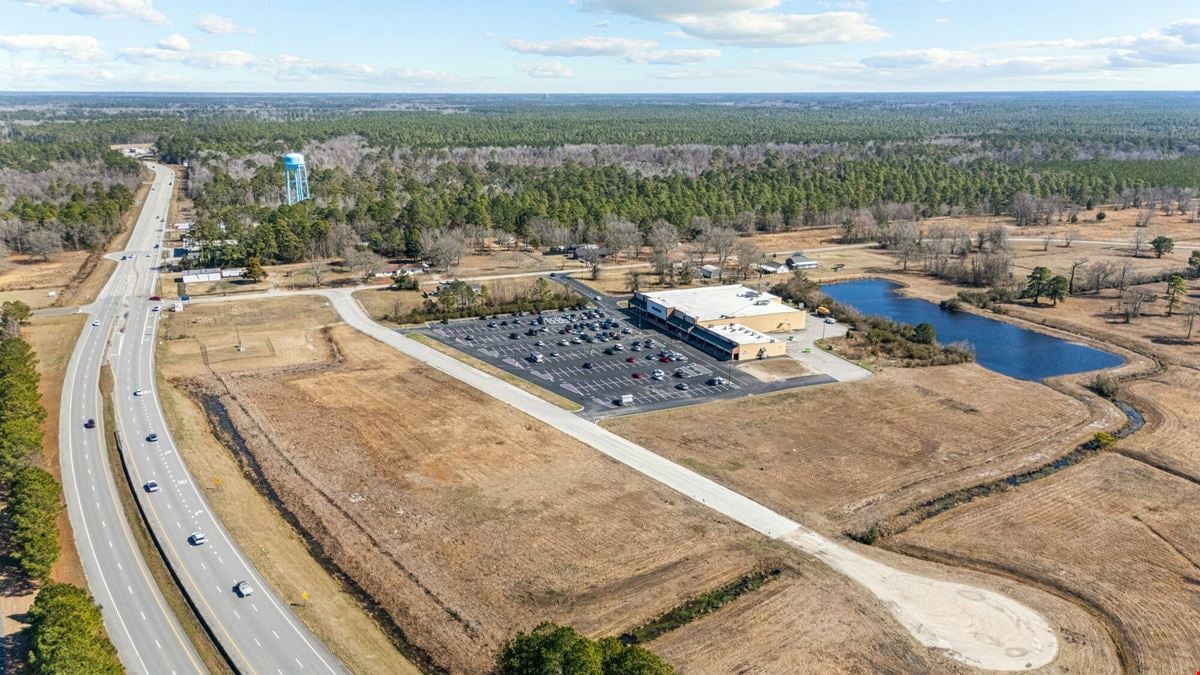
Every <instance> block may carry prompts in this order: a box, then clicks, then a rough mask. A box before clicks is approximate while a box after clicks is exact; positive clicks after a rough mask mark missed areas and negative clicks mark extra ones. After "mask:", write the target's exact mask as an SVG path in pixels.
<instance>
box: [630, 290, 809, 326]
mask: <svg viewBox="0 0 1200 675" xmlns="http://www.w3.org/2000/svg"><path fill="white" fill-rule="evenodd" d="M642 295H643V296H645V297H646V298H648V299H650V300H653V301H654V302H657V303H659V304H661V305H665V306H667V307H671V308H673V309H674V310H675V311H676V312H682V313H683V314H687V315H688V316H690V317H692V318H694V319H695V320H696V321H712V320H715V319H732V318H737V317H742V316H764V315H767V314H779V313H782V312H795V311H797V310H796V309H795V308H792V307H788V306H787V305H785V304H783V303H782V302H780V299H779V296H777V295H771V294H770V293H764V292H762V291H756V290H754V289H752V288H747V287H745V286H743V285H741V284H729V285H726V286H701V287H698V288H680V289H676V290H671V291H656V292H653V293H643V294H642Z"/></svg>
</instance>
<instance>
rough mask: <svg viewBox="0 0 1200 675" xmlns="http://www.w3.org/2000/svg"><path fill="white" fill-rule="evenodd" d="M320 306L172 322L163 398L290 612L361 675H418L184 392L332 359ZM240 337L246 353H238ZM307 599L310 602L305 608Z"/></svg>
mask: <svg viewBox="0 0 1200 675" xmlns="http://www.w3.org/2000/svg"><path fill="white" fill-rule="evenodd" d="M323 304H324V301H322V300H319V299H316V298H307V297H294V298H286V299H280V300H276V301H273V302H256V303H221V304H220V305H209V306H203V307H202V306H196V305H193V306H191V307H189V308H188V309H187V311H186V312H184V313H182V314H170V315H168V316H169V318H168V319H167V323H166V327H165V328H164V329H163V335H164V336H171V339H169V340H167V341H166V342H165V343H164V344H163V346H162V347H161V352H160V353H159V356H158V363H159V364H160V368H159V382H160V386H159V394H160V396H161V397H162V403H163V408H164V410H165V412H166V414H167V419H168V420H170V423H171V429H172V433H173V434H174V435H175V438H176V440H177V442H178V446H179V448H180V452H182V453H183V454H184V459H185V460H186V461H187V464H188V469H189V470H190V471H191V472H192V475H193V476H195V478H196V480H197V481H199V482H200V483H201V484H202V485H204V486H205V496H206V497H207V498H208V500H209V503H210V504H212V506H213V508H214V509H215V510H216V511H217V514H218V515H219V516H220V518H221V521H222V522H223V523H224V524H225V526H226V528H228V529H229V531H230V533H231V534H232V535H233V536H234V538H235V539H236V540H237V541H238V544H239V545H240V546H241V547H242V550H243V551H245V552H246V554H247V555H248V556H250V559H251V561H252V562H253V563H254V564H255V566H256V567H257V568H258V570H259V571H260V572H261V573H262V574H263V575H264V576H265V577H266V578H267V579H268V581H269V582H270V583H271V586H272V587H273V588H274V589H275V590H276V591H277V592H278V593H279V594H280V596H281V597H282V598H284V599H286V600H288V601H289V602H290V603H291V604H292V609H293V611H295V612H296V614H297V615H299V616H300V618H301V619H302V620H303V621H304V622H305V623H306V624H307V625H308V626H309V627H310V628H312V630H313V632H314V633H316V634H317V636H318V637H320V638H321V640H322V641H323V642H325V644H326V645H328V646H329V647H330V649H332V650H333V651H334V653H335V654H337V656H338V657H339V658H340V659H342V661H343V662H344V663H346V664H347V665H348V666H349V667H350V668H351V669H352V670H353V671H354V672H356V673H397V672H416V669H415V668H414V667H412V665H411V664H409V663H408V662H407V661H406V660H405V659H404V657H403V656H402V655H400V654H399V653H398V652H397V651H396V649H395V647H394V646H393V645H392V643H391V641H390V640H389V639H388V637H387V635H385V634H384V632H383V631H382V630H380V629H379V627H378V626H377V625H376V624H375V622H374V621H372V620H371V619H370V618H369V617H368V616H367V614H365V613H364V612H363V610H362V609H361V608H360V606H359V603H358V600H357V599H356V598H355V597H353V596H351V595H349V594H347V593H346V592H345V591H344V590H343V588H342V584H341V583H340V582H339V581H338V580H337V579H334V578H333V577H331V576H330V575H329V574H328V573H327V572H326V571H325V570H324V569H323V568H322V567H321V565H320V564H319V563H318V562H317V561H316V560H314V559H313V557H312V556H311V555H310V554H309V552H308V550H306V542H305V541H304V540H303V539H302V538H301V537H300V535H299V534H298V533H297V532H296V530H295V529H294V528H293V527H292V526H291V525H289V524H288V523H287V522H286V521H285V520H284V519H283V518H281V517H280V515H279V512H278V510H277V509H276V508H275V507H274V506H273V505H272V504H271V503H270V502H268V501H267V500H266V499H265V498H264V497H263V496H262V494H261V493H260V492H259V490H258V488H257V487H256V485H255V484H254V483H253V482H252V481H251V480H248V479H247V478H246V476H245V473H244V470H243V467H242V466H241V465H240V464H239V462H238V460H237V458H235V457H234V456H233V455H232V454H231V453H230V452H229V451H228V450H227V449H226V448H225V446H223V445H222V444H221V443H220V442H219V441H218V440H217V439H216V438H214V436H213V433H212V431H211V429H210V427H209V423H208V419H207V418H206V417H205V414H204V411H203V410H202V409H201V408H200V407H199V406H198V405H197V404H196V402H195V401H194V400H193V399H192V398H191V397H190V396H189V395H188V394H187V393H186V392H185V391H184V390H183V389H182V388H181V386H179V383H180V382H182V381H185V380H186V379H187V378H190V377H194V376H203V375H206V374H211V373H225V372H232V371H237V370H241V369H252V368H262V367H272V366H273V367H277V366H282V365H288V364H305V363H316V362H321V361H324V360H326V359H330V358H332V354H331V352H330V350H329V343H328V342H327V341H326V340H324V339H322V338H321V336H320V334H319V332H317V331H318V327H319V326H321V325H323V324H326V323H329V322H331V321H334V320H336V315H335V314H333V312H332V311H331V310H329V309H327V308H324V307H323ZM239 331H240V332H241V336H242V346H243V350H242V351H240V352H239V351H238V350H237V337H236V336H237V334H238V332H239ZM305 596H307V597H306V599H305Z"/></svg>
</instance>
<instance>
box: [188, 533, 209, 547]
mask: <svg viewBox="0 0 1200 675" xmlns="http://www.w3.org/2000/svg"><path fill="white" fill-rule="evenodd" d="M207 541H208V537H206V536H204V533H203V532H193V533H191V534H189V535H188V543H189V544H191V545H192V546H203V545H204V543H205V542H207Z"/></svg>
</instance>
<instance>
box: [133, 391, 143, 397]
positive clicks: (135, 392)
mask: <svg viewBox="0 0 1200 675" xmlns="http://www.w3.org/2000/svg"><path fill="white" fill-rule="evenodd" d="M143 393H145V392H143V391H142V390H141V389H134V390H133V395H134V396H141V395H142V394H143Z"/></svg>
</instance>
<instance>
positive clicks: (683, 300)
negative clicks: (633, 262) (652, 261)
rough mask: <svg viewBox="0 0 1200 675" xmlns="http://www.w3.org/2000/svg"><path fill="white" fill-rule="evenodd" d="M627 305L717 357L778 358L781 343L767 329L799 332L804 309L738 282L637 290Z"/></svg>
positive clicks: (781, 350) (644, 317)
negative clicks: (664, 289) (674, 288)
mask: <svg viewBox="0 0 1200 675" xmlns="http://www.w3.org/2000/svg"><path fill="white" fill-rule="evenodd" d="M630 306H631V307H633V308H634V310H636V311H637V312H638V313H639V315H640V316H641V317H642V319H643V320H645V321H647V322H649V323H651V324H653V325H656V326H658V327H659V328H661V329H663V330H665V331H666V332H668V333H670V334H672V335H676V336H679V337H682V338H684V339H686V340H687V341H688V342H690V343H691V344H693V345H695V346H696V347H699V348H700V349H703V350H704V351H706V352H708V353H710V354H712V355H714V356H717V357H718V358H727V359H733V360H735V361H740V360H745V359H749V358H760V357H761V358H765V357H768V356H778V355H780V354H783V353H784V351H785V345H784V343H783V342H781V341H779V340H777V339H775V338H772V337H771V336H769V335H767V333H774V332H785V331H794V330H802V329H803V328H804V326H805V320H806V318H807V317H806V315H805V313H804V310H803V308H799V309H798V308H795V307H791V306H789V305H785V304H784V303H783V302H782V300H780V298H779V297H778V296H776V295H772V294H770V293H764V292H762V291H756V290H754V289H752V288H747V287H746V286H742V285H741V284H731V285H727V286H709V287H699V288H683V289H679V290H674V291H658V292H654V293H635V294H634V297H633V299H632V300H631V301H630Z"/></svg>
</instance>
